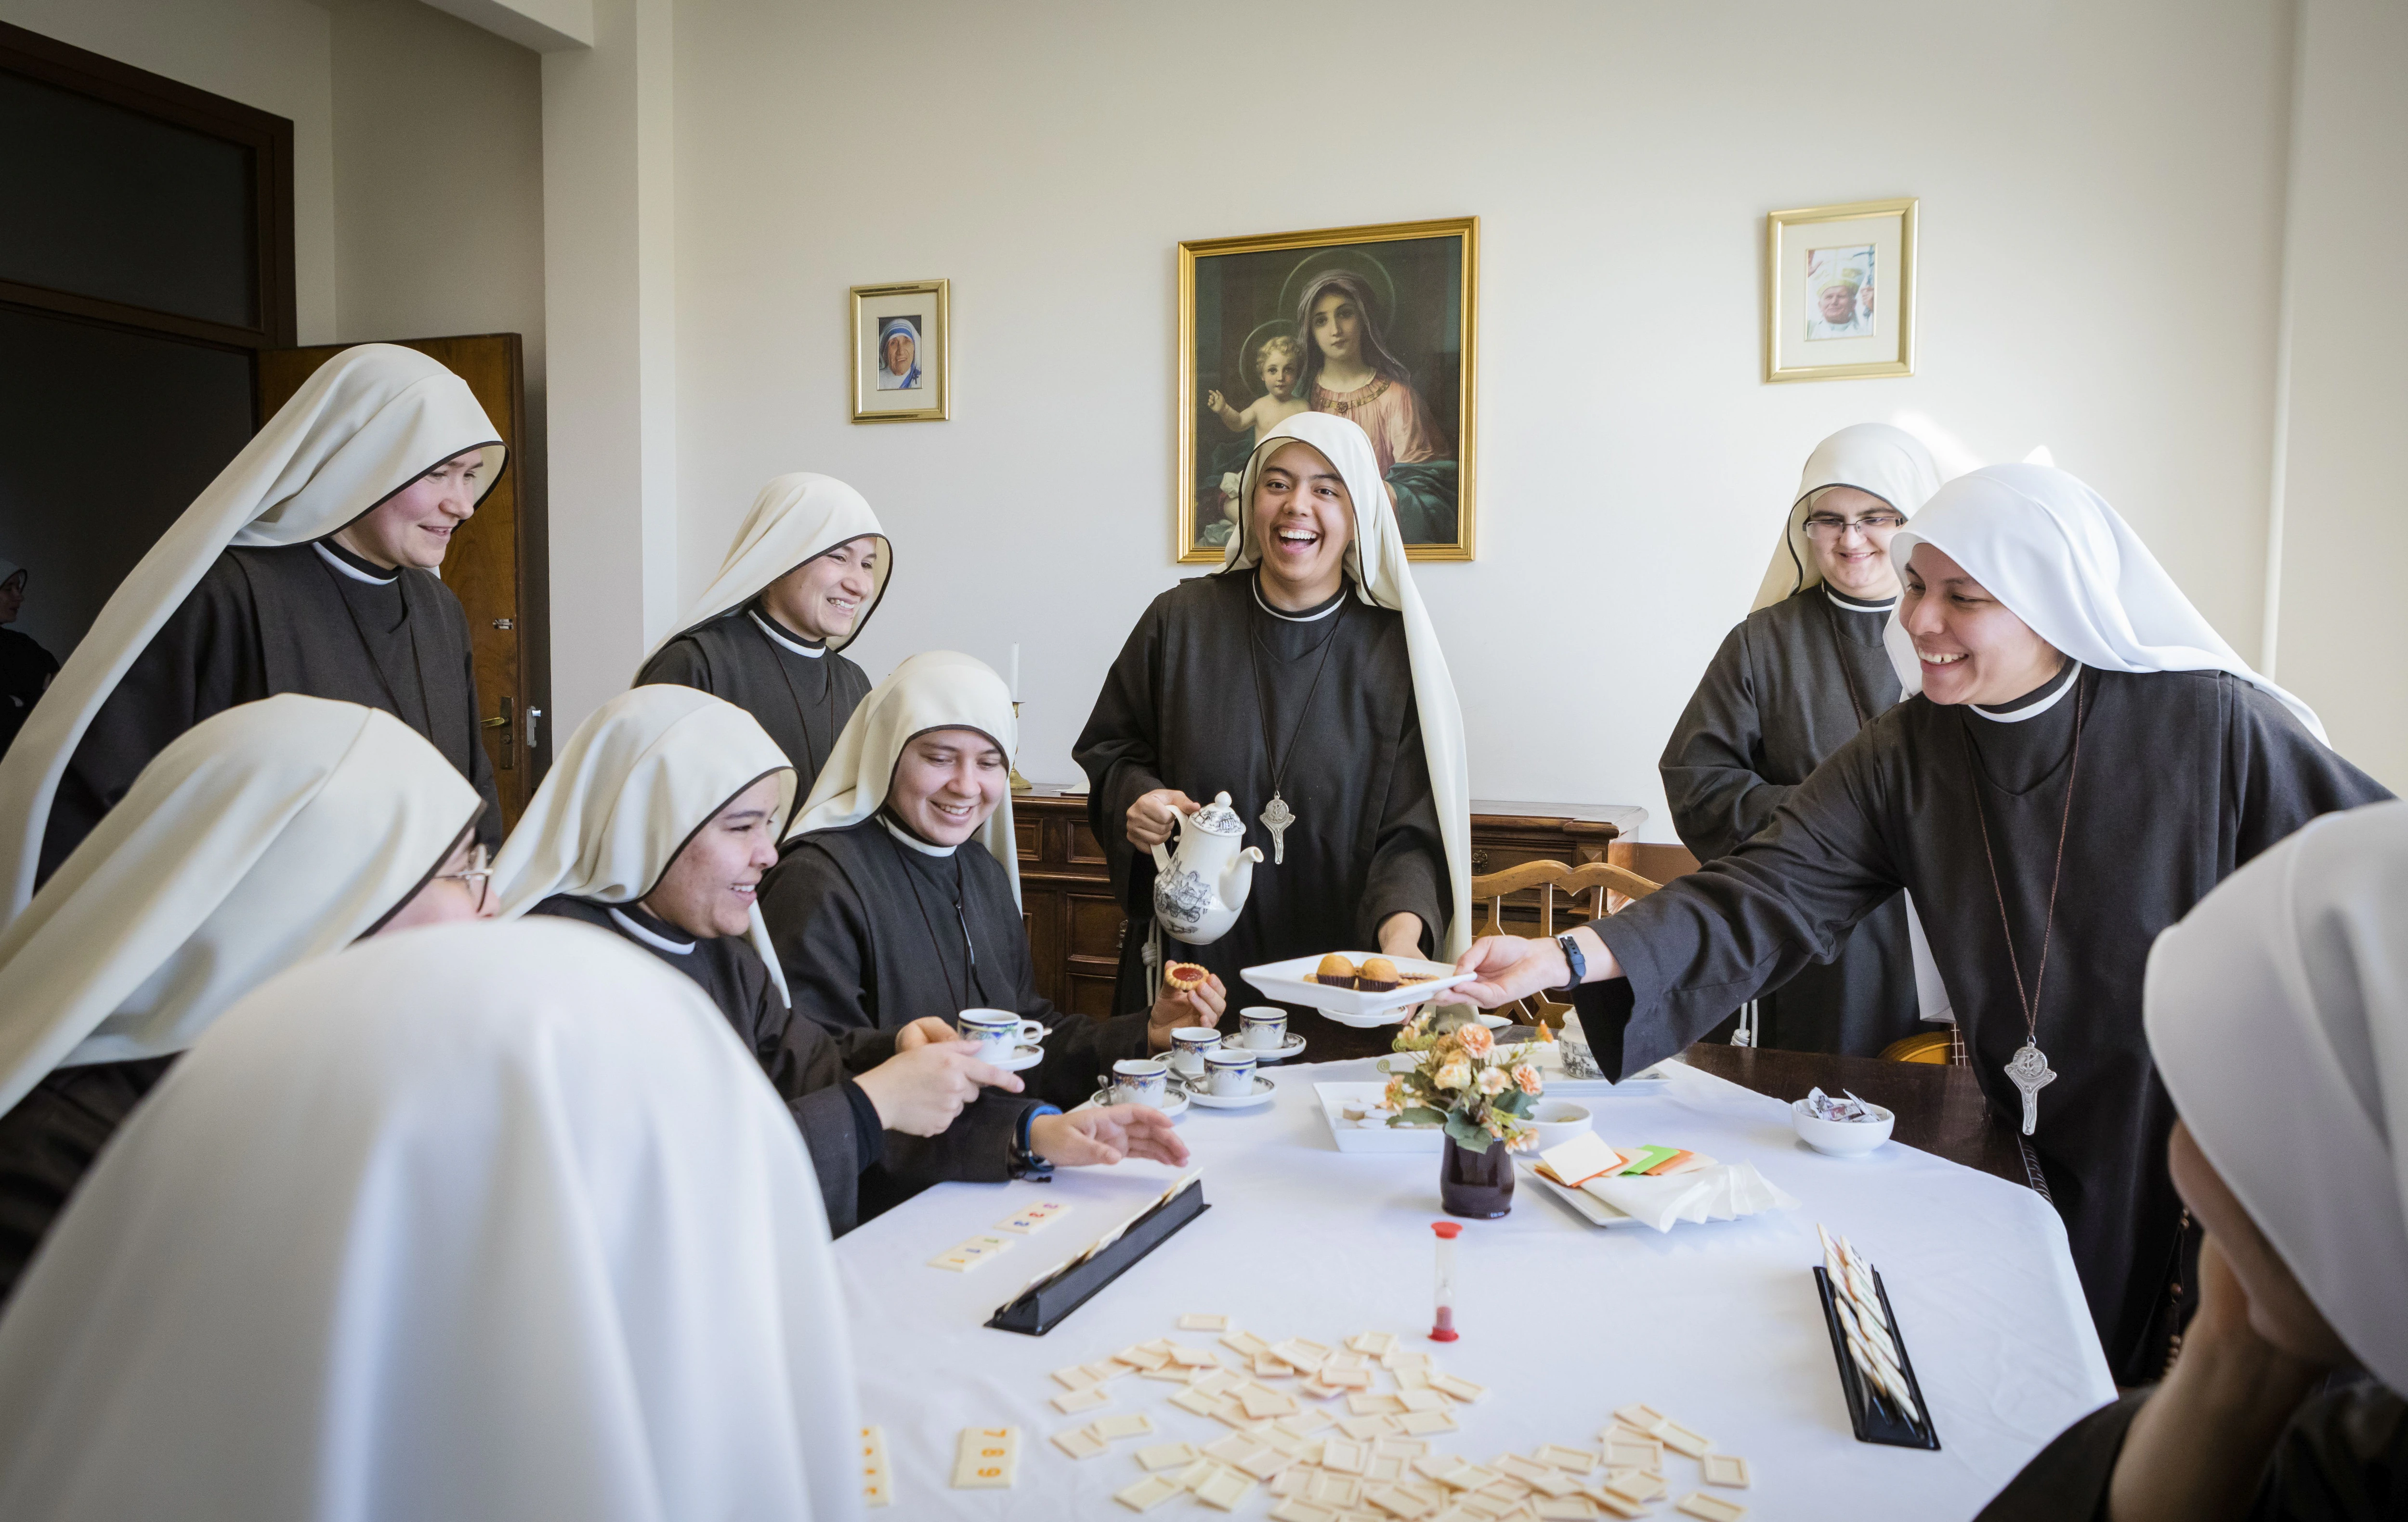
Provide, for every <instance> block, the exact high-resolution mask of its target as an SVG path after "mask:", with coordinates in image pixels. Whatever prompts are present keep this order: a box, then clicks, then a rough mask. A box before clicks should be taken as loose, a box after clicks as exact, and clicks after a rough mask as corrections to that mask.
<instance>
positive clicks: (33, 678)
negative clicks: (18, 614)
mask: <svg viewBox="0 0 2408 1522" xmlns="http://www.w3.org/2000/svg"><path fill="white" fill-rule="evenodd" d="M58 674H59V661H58V658H57V657H56V656H54V655H52V654H50V651H48V650H46V649H44V648H42V647H41V645H40V644H39V643H38V642H36V640H34V639H33V638H32V637H31V636H29V635H25V634H21V633H17V631H15V630H14V629H0V756H5V755H7V753H8V747H9V744H10V743H11V742H12V741H14V740H15V739H16V738H17V732H18V731H19V730H21V729H23V728H24V727H25V718H26V716H27V715H29V714H31V713H32V712H33V711H34V704H35V703H36V701H37V700H38V699H39V698H40V697H41V695H42V693H43V692H44V691H45V690H47V689H48V688H49V687H50V678H51V677H53V676H57V675H58Z"/></svg>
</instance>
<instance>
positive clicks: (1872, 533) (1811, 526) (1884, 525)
mask: <svg viewBox="0 0 2408 1522" xmlns="http://www.w3.org/2000/svg"><path fill="white" fill-rule="evenodd" d="M1904 527H1906V519H1905V518H1904V517H1902V516H1901V515H1899V514H1897V513H1867V514H1866V515H1865V516H1864V517H1862V518H1841V517H1839V516H1838V515H1837V514H1834V513H1809V514H1807V515H1806V532H1807V533H1810V534H1812V535H1813V536H1814V537H1815V538H1817V539H1825V540H1831V539H1843V538H1845V537H1847V533H1848V531H1849V530H1850V529H1859V530H1862V531H1863V533H1864V536H1865V537H1866V538H1868V539H1871V538H1874V537H1876V536H1880V537H1886V536H1888V535H1890V534H1893V533H1897V532H1898V531H1899V530H1900V529H1902V528H1904Z"/></svg>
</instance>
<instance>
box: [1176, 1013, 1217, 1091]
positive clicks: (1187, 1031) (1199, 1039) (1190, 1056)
mask: <svg viewBox="0 0 2408 1522" xmlns="http://www.w3.org/2000/svg"><path fill="white" fill-rule="evenodd" d="M1218 1045H1221V1032H1220V1031H1215V1030H1213V1029H1212V1028H1211V1026H1209V1025H1183V1026H1181V1027H1179V1028H1178V1029H1177V1030H1175V1031H1171V1032H1170V1070H1171V1071H1172V1072H1173V1073H1176V1074H1179V1075H1180V1076H1181V1077H1183V1078H1195V1079H1199V1080H1200V1079H1201V1078H1202V1077H1203V1076H1204V1054H1205V1053H1206V1052H1209V1051H1211V1049H1212V1048H1213V1047H1215V1046H1218Z"/></svg>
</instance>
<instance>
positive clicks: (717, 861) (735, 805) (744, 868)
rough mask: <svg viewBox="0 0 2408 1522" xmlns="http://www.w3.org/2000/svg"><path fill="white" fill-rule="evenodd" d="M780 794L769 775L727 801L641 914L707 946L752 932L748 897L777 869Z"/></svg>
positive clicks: (777, 781) (779, 783)
mask: <svg viewBox="0 0 2408 1522" xmlns="http://www.w3.org/2000/svg"><path fill="white" fill-rule="evenodd" d="M783 790H784V788H783V778H782V775H781V774H779V773H772V774H770V775H767V776H765V777H762V778H761V779H760V780H758V781H756V782H754V783H753V785H752V786H751V787H748V788H746V789H744V790H743V791H742V792H739V793H738V794H737V795H736V796H735V797H733V798H731V799H729V800H728V801H727V803H726V804H725V806H724V807H722V808H721V809H720V811H719V812H718V813H716V814H714V815H712V816H711V817H710V822H709V823H707V824H705V825H704V826H703V827H702V828H701V829H699V830H697V831H695V832H694V838H692V839H691V840H688V841H687V842H686V843H685V845H684V846H683V847H682V848H681V849H680V850H679V851H678V853H677V858H676V860H674V861H670V862H669V868H668V870H667V872H664V873H662V874H661V880H660V881H659V882H658V883H656V884H654V885H653V887H652V891H651V892H649V893H647V894H645V895H644V897H643V900H642V903H643V906H644V908H645V910H646V911H647V912H648V913H650V914H651V915H652V917H654V918H656V919H659V920H661V921H662V922H663V923H665V924H668V925H674V926H675V927H677V928H678V929H679V930H681V931H683V932H686V933H687V934H688V935H693V936H698V937H700V938H701V939H703V940H706V941H709V940H714V939H716V938H718V937H720V936H723V935H741V934H743V933H744V932H746V931H748V930H750V929H752V926H753V894H754V892H755V890H756V889H759V888H760V886H761V878H762V875H764V874H765V873H767V871H768V870H769V869H770V868H771V867H774V866H776V865H777V864H778V798H779V795H780V793H781V792H782V791H783Z"/></svg>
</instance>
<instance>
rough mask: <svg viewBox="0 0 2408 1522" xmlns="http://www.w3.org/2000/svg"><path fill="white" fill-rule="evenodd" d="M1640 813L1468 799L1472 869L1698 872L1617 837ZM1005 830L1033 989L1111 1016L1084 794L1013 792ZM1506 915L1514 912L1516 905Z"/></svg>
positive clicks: (1113, 934) (1104, 918)
mask: <svg viewBox="0 0 2408 1522" xmlns="http://www.w3.org/2000/svg"><path fill="white" fill-rule="evenodd" d="M1646 818H1647V811H1646V810H1645V809H1643V808H1639V807H1636V806H1632V805H1627V804H1521V803H1500V802H1493V801H1490V800H1485V799H1474V800H1473V801H1472V804H1471V865H1472V871H1473V872H1474V873H1475V874H1479V873H1488V872H1497V871H1499V870H1501V869H1503V868H1505V867H1510V866H1512V865H1515V864H1516V863H1518V862H1523V861H1565V862H1570V863H1571V864H1572V865H1575V866H1578V865H1580V864H1582V863H1584V862H1588V861H1609V860H1610V861H1614V862H1617V863H1618V864H1620V865H1623V866H1627V867H1628V868H1630V870H1631V871H1633V872H1636V873H1638V874H1640V875H1641V876H1646V877H1654V878H1656V880H1657V881H1659V882H1661V881H1663V880H1664V879H1665V878H1666V877H1670V876H1678V875H1680V874H1681V873H1682V872H1684V871H1690V870H1694V869H1695V867H1696V865H1697V862H1696V861H1695V859H1694V858H1691V857H1690V856H1689V854H1688V853H1687V852H1686V851H1684V850H1682V849H1681V848H1680V847H1679V846H1650V845H1644V844H1641V843H1638V842H1633V841H1629V840H1626V839H1624V838H1623V837H1624V836H1625V835H1626V834H1627V833H1628V832H1630V831H1633V830H1636V829H1638V828H1639V826H1640V825H1641V823H1642V822H1644V821H1645V819H1646ZM1011 827H1012V832H1013V833H1014V834H1015V835H1016V836H1017V837H1018V842H1019V847H1020V912H1021V917H1022V920H1023V922H1024V923H1025V925H1026V926H1027V929H1028V952H1029V956H1030V957H1031V958H1032V959H1033V960H1035V962H1036V964H1037V991H1038V992H1039V993H1041V994H1043V995H1044V996H1045V997H1046V998H1048V999H1050V1000H1052V1001H1053V1002H1054V1005H1055V1007H1057V1008H1060V1009H1066V1010H1070V1011H1073V1012H1075V1013H1077V1014H1081V1015H1089V1016H1093V1017H1096V1018H1097V1019H1101V1018H1104V1017H1107V1016H1109V1015H1111V1012H1112V985H1113V982H1114V980H1115V979H1116V977H1117V976H1118V974H1119V969H1120V955H1121V927H1122V926H1123V924H1124V923H1125V919H1124V917H1123V916H1122V913H1121V908H1120V905H1119V903H1116V902H1115V901H1114V900H1113V898H1112V885H1111V872H1110V870H1109V869H1108V867H1107V866H1106V864H1105V861H1104V852H1103V847H1102V846H1099V845H1098V844H1097V841H1096V837H1095V833H1094V832H1092V831H1090V830H1089V829H1088V828H1087V796H1086V794H1085V793H1083V792H1081V793H1066V792H1064V791H1063V790H1062V789H1061V788H1060V787H1058V786H1051V785H1048V784H1045V783H1039V784H1038V785H1037V786H1036V787H1035V788H1033V789H1030V790H1029V791H1027V792H1016V793H1013V794H1012V795H1011ZM1536 913H1537V911H1536V909H1535V907H1533V908H1530V909H1528V910H1527V914H1528V915H1529V917H1532V918H1533V920H1535V916H1536ZM1507 917H1508V919H1509V920H1511V919H1514V918H1517V917H1519V916H1517V915H1516V914H1515V913H1514V906H1513V905H1510V904H1509V906H1508V916H1507ZM1332 949H1335V948H1332Z"/></svg>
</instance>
